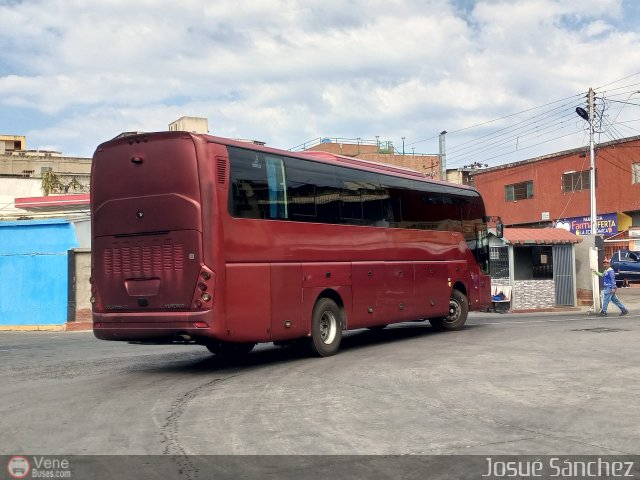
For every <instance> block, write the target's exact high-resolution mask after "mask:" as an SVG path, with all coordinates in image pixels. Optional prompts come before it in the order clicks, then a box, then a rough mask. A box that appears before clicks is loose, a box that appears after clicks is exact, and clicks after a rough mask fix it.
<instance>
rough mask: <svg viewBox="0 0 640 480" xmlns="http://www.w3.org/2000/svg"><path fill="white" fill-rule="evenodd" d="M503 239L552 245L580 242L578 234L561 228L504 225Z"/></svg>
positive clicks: (523, 243)
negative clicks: (509, 226) (510, 226)
mask: <svg viewBox="0 0 640 480" xmlns="http://www.w3.org/2000/svg"><path fill="white" fill-rule="evenodd" d="M503 240H504V241H505V242H506V243H510V244H512V245H554V244H559V243H580V242H582V239H581V238H580V237H579V236H578V235H574V234H573V233H571V232H568V231H567V230H565V229H563V228H508V227H505V229H504V233H503Z"/></svg>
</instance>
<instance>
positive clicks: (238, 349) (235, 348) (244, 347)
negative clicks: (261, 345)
mask: <svg viewBox="0 0 640 480" xmlns="http://www.w3.org/2000/svg"><path fill="white" fill-rule="evenodd" d="M255 346H256V344H255V343H232V342H222V341H216V342H209V343H207V344H206V345H205V347H207V350H209V351H210V352H211V353H213V354H215V355H218V356H221V357H241V356H243V355H246V354H248V353H249V352H250V351H251V350H253V347H255Z"/></svg>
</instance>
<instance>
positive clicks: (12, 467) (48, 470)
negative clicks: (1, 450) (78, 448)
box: [7, 455, 72, 478]
mask: <svg viewBox="0 0 640 480" xmlns="http://www.w3.org/2000/svg"><path fill="white" fill-rule="evenodd" d="M7 472H8V473H9V476H10V477H11V478H71V476H72V475H71V467H70V465H69V460H68V459H66V458H59V457H42V456H40V457H24V456H21V455H14V456H13V457H11V458H10V459H9V461H8V462H7Z"/></svg>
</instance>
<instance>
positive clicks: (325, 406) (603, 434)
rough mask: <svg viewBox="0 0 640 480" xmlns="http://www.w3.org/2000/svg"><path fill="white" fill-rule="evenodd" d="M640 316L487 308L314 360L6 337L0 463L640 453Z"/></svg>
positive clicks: (33, 335) (72, 335) (1, 362)
mask: <svg viewBox="0 0 640 480" xmlns="http://www.w3.org/2000/svg"><path fill="white" fill-rule="evenodd" d="M639 346H640V315H639V314H638V313H632V315H630V316H628V317H624V318H619V317H609V318H607V319H601V318H597V317H594V316H587V315H586V314H585V313H584V312H572V313H568V314H562V315H559V314H536V315H529V314H526V315H523V314H521V315H509V314H507V315H500V314H472V316H471V318H470V321H469V322H468V326H467V327H466V328H465V329H464V330H462V331H460V332H451V333H437V332H435V331H433V330H432V329H431V327H430V326H429V324H428V323H407V324H401V325H396V326H393V327H389V328H387V329H385V330H383V331H382V332H380V333H372V332H369V331H357V332H352V333H349V334H346V335H345V338H344V340H343V346H342V349H341V351H340V353H339V354H338V355H336V356H334V357H329V358H323V359H318V358H307V357H304V356H301V355H300V354H296V353H295V352H292V351H291V350H288V349H284V348H278V347H274V346H273V345H262V346H259V347H258V348H257V349H256V350H255V351H254V352H252V353H251V354H249V355H248V356H247V357H246V359H244V360H242V361H239V362H235V363H234V362H231V363H229V362H224V361H221V360H220V359H218V358H216V357H215V356H213V355H211V354H209V353H208V352H207V351H206V350H205V349H204V348H203V347H197V346H179V345H176V346H140V345H129V344H123V343H115V342H103V341H98V340H96V339H94V338H93V336H92V334H91V333H89V332H63V333H50V332H49V333H48V332H0V431H1V432H2V435H1V436H0V454H3V455H13V454H16V453H18V452H24V453H29V452H32V453H36V452H37V453H42V454H48V455H55V454H58V455H73V454H76V455H77V454H173V455H183V454H259V455H265V454H278V455H279V454H296V455H301V454H310V455H316V454H323V455H332V454H339V455H345V454H346V455H351V454H361V455H366V454H385V455H388V454H428V455H440V454H444V455H449V454H482V455H488V454H491V455H499V454H531V455H545V454H548V455H558V454H567V455H576V454H638V453H640V403H639V402H638V398H640V386H639V382H638V381H637V379H638V378H639V377H640V362H639V360H640V353H639V350H640V349H639Z"/></svg>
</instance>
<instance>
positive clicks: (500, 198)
mask: <svg viewBox="0 0 640 480" xmlns="http://www.w3.org/2000/svg"><path fill="white" fill-rule="evenodd" d="M595 166H596V168H595V170H596V171H595V177H596V192H595V196H596V209H597V217H598V232H597V233H598V234H599V235H602V236H603V237H604V238H605V246H606V250H607V251H606V253H607V254H609V253H610V250H613V249H614V248H620V247H629V248H631V249H637V247H640V241H637V242H636V241H634V238H635V237H634V236H633V233H634V232H635V229H634V228H633V227H635V226H640V136H636V137H630V138H624V139H621V140H614V141H610V142H606V143H601V144H599V145H597V147H596V151H595ZM589 176H590V158H589V150H588V148H587V147H583V148H577V149H574V150H569V151H565V152H560V153H555V154H552V155H546V156H543V157H538V158H534V159H530V160H525V161H521V162H516V163H510V164H507V165H501V166H498V167H493V168H488V169H484V170H479V171H476V172H474V175H473V183H474V186H475V188H476V189H477V190H478V191H479V192H480V193H481V195H482V196H483V198H484V200H485V205H486V209H487V213H488V214H490V215H498V216H500V217H501V218H502V220H503V222H504V223H505V225H508V226H515V227H561V228H565V229H566V230H569V231H571V232H572V233H575V234H577V235H589V234H591V228H590V218H589V217H590V208H591V195H590V183H589ZM629 232H631V233H632V236H631V237H630V236H629ZM609 238H610V239H612V240H614V239H615V240H616V242H615V245H613V244H611V245H609V246H608V247H607V239H609ZM638 240H640V238H638Z"/></svg>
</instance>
